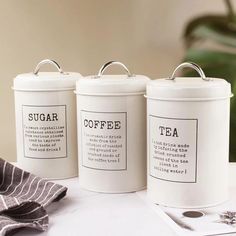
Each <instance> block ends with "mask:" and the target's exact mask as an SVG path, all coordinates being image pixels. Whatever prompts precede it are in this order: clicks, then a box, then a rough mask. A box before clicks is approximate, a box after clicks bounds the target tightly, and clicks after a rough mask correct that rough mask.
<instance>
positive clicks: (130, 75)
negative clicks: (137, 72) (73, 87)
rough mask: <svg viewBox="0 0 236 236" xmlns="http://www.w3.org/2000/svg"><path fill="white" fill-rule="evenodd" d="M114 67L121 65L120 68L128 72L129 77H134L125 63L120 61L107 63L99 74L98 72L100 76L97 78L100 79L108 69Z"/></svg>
mask: <svg viewBox="0 0 236 236" xmlns="http://www.w3.org/2000/svg"><path fill="white" fill-rule="evenodd" d="M112 65H119V66H121V67H122V68H123V69H124V70H125V71H126V74H127V75H128V77H132V76H133V75H132V74H131V73H130V71H129V69H128V68H127V67H126V66H125V65H124V64H123V63H121V62H119V61H109V62H107V63H105V64H104V65H103V66H102V67H101V68H100V70H99V72H98V74H97V76H96V77H97V78H100V77H101V76H102V75H103V73H104V71H105V70H106V69H107V68H108V67H110V66H112Z"/></svg>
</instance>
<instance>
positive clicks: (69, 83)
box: [13, 72, 81, 91]
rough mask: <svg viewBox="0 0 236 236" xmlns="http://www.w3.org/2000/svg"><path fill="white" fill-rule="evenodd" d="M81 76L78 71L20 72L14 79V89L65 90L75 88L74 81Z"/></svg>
mask: <svg viewBox="0 0 236 236" xmlns="http://www.w3.org/2000/svg"><path fill="white" fill-rule="evenodd" d="M79 78H81V75H80V74H79V73H75V72H65V74H62V73H59V72H39V73H38V74H37V75H35V74H33V73H26V74H20V75H18V76H17V77H16V78H15V79H14V85H13V89H14V90H29V91H32V90H33V91H35V90H39V91H42V90H63V89H65V90H67V89H75V83H76V81H77V80H78V79H79Z"/></svg>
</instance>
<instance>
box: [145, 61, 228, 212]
mask: <svg viewBox="0 0 236 236" xmlns="http://www.w3.org/2000/svg"><path fill="white" fill-rule="evenodd" d="M184 67H190V68H193V69H195V70H196V71H197V72H198V73H199V75H200V77H194V78H190V77H189V78H183V77H175V75H176V72H177V71H178V70H179V69H181V68H184ZM231 96H232V95H231V86H230V84H229V83H228V82H226V81H225V80H223V79H217V78H207V77H206V76H205V74H204V72H203V71H202V69H201V68H200V67H199V66H198V65H196V64H194V63H188V62H186V63H183V64H181V65H179V66H178V67H177V68H176V69H175V71H174V72H173V74H172V76H171V77H170V78H166V79H158V80H154V81H151V82H149V83H148V85H147V120H148V135H147V136H148V183H147V189H148V195H149V197H150V198H151V199H152V200H153V201H154V202H155V203H157V204H161V205H165V206H169V207H181V208H198V207H208V206H213V205H216V204H219V203H222V202H224V201H226V200H227V198H228V148H229V115H230V97H231Z"/></svg>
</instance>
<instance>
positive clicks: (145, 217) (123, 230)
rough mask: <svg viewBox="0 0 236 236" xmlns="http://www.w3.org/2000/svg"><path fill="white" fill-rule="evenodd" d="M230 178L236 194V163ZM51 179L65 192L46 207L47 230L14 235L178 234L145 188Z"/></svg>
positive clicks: (144, 235) (168, 235) (136, 235)
mask: <svg viewBox="0 0 236 236" xmlns="http://www.w3.org/2000/svg"><path fill="white" fill-rule="evenodd" d="M230 180H231V183H230V185H231V190H232V189H233V193H234V194H235V193H236V163H234V164H233V165H230ZM54 182H57V183H60V184H62V185H65V186H67V187H68V192H67V196H66V197H65V198H64V199H62V200H61V201H59V202H57V203H53V204H52V205H50V206H49V207H48V208H47V210H48V213H49V217H50V218H49V221H50V223H49V229H48V230H47V231H46V232H38V231H35V230H30V229H23V230H21V231H19V232H18V233H16V234H14V235H15V236H33V235H40V236H62V235H63V236H128V235H129V236H176V235H177V234H176V233H174V232H173V231H172V229H171V228H170V227H169V226H168V225H167V224H166V223H165V222H164V221H163V220H162V219H161V218H160V217H159V215H158V214H157V212H156V211H155V210H154V209H155V207H153V205H152V203H151V202H150V201H148V199H147V197H146V191H141V192H137V193H129V194H101V193H95V192H90V191H86V190H84V189H82V188H81V187H80V185H79V179H78V178H73V179H67V180H60V181H54ZM231 194H232V191H231ZM234 194H233V195H234ZM235 199H236V197H235ZM227 236H236V234H230V235H229V234H227Z"/></svg>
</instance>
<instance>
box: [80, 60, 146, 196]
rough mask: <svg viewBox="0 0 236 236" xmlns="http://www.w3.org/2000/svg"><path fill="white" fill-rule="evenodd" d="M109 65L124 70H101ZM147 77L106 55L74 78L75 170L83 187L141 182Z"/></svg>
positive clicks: (138, 185) (123, 187) (115, 188)
mask: <svg viewBox="0 0 236 236" xmlns="http://www.w3.org/2000/svg"><path fill="white" fill-rule="evenodd" d="M112 65H119V66H121V67H123V69H125V71H126V73H127V75H103V72H104V71H105V70H106V69H107V68H108V67H109V66H112ZM148 80H149V79H148V78H147V77H145V76H142V75H132V74H131V73H130V72H129V70H128V69H127V67H126V66H125V65H124V64H122V63H120V62H115V61H111V62H108V63H106V64H105V65H104V66H102V68H101V69H100V71H99V73H98V75H96V76H88V77H85V78H83V79H81V80H79V81H77V89H76V93H77V112H78V113H77V117H78V134H79V138H78V140H79V143H78V145H79V172H80V184H81V186H82V187H83V188H85V189H88V190H92V191H96V192H106V193H122V192H132V191H136V190H141V189H144V188H145V187H146V101H145V98H144V94H145V91H146V83H147V81H148Z"/></svg>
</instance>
